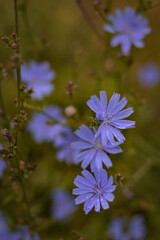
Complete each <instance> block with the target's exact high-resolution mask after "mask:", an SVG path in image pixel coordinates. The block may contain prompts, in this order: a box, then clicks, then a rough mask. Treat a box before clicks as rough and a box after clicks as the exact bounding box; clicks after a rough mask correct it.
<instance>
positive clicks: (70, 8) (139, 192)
mask: <svg viewBox="0 0 160 240" xmlns="http://www.w3.org/2000/svg"><path fill="white" fill-rule="evenodd" d="M157 1H158V0H157ZM157 1H151V2H152V3H157ZM19 2H21V1H19ZM93 2H94V1H93V0H87V1H84V5H85V7H86V9H87V11H88V12H89V14H90V17H91V19H92V21H93V22H94V24H95V26H96V29H97V30H98V32H99V33H100V35H101V38H98V37H97V36H96V34H95V33H94V31H93V30H92V29H91V27H90V26H89V24H88V22H87V21H86V19H85V18H84V16H83V14H82V12H81V10H80V8H79V7H78V5H77V4H76V1H74V0H68V1H66V0H59V1H56V0H45V1H42V0H41V1H38V0H32V1H31V0H28V1H26V6H27V8H26V9H21V10H20V13H19V20H20V26H19V28H20V33H19V35H20V51H21V53H22V55H23V59H24V60H25V61H29V60H31V59H34V60H36V61H39V62H43V61H48V62H50V64H51V66H52V68H53V69H54V71H55V73H56V78H55V80H54V82H53V83H54V86H55V90H54V91H53V93H52V94H51V95H50V96H49V97H45V98H44V100H43V101H41V102H36V101H35V102H33V103H32V104H33V107H34V106H36V107H37V106H44V105H47V104H57V105H59V106H60V107H62V108H63V109H65V108H66V107H67V106H69V105H73V106H75V107H76V109H77V113H76V114H75V115H74V116H72V117H70V118H69V119H68V122H69V124H70V125H71V126H72V127H73V129H76V128H77V127H78V126H80V125H81V124H82V123H84V124H89V123H90V117H91V116H92V115H93V113H92V112H91V111H90V110H89V108H88V107H87V105H86V101H87V100H88V99H89V98H90V96H91V95H98V94H99V91H100V90H105V91H106V92H107V95H108V97H111V96H112V94H113V92H118V93H120V94H121V95H122V96H126V97H127V99H128V102H129V106H133V108H134V111H135V113H134V114H133V115H132V116H131V117H130V119H131V120H135V121H136V128H135V129H131V130H127V131H124V134H125V137H126V139H127V140H126V142H125V143H124V144H123V145H122V148H123V151H124V152H123V153H121V154H117V155H113V156H112V162H113V167H112V168H111V169H109V170H108V173H109V175H113V176H114V177H115V178H116V174H118V173H120V174H121V175H122V176H123V177H124V179H123V181H122V183H121V184H119V186H118V187H117V190H116V192H115V200H114V202H113V203H111V204H110V209H109V210H105V211H102V212H100V213H95V212H94V211H93V210H92V212H90V213H89V214H88V215H87V216H86V215H85V214H84V211H83V206H82V205H80V206H77V210H76V211H75V213H74V214H72V216H71V217H70V218H69V219H67V220H66V221H60V222H59V221H56V220H54V219H53V218H52V217H51V208H52V199H51V193H52V190H53V189H55V188H57V187H65V188H66V189H68V191H69V192H70V193H71V192H72V189H73V188H74V184H73V180H74V178H75V177H76V175H77V174H79V173H80V171H81V168H80V166H74V165H67V164H66V163H65V162H58V161H57V160H56V159H55V153H56V149H55V148H53V146H52V144H51V143H43V144H37V143H35V142H34V140H33V138H32V136H31V135H30V134H29V133H28V132H27V131H26V132H24V136H23V143H22V155H23V157H24V159H26V160H27V161H28V162H30V163H34V164H36V165H37V168H36V171H35V172H34V173H33V174H32V175H31V176H29V177H28V178H27V180H26V187H27V194H28V196H29V199H30V202H31V209H32V213H33V215H35V216H36V217H37V222H38V224H36V227H35V230H36V231H38V233H39V234H40V236H41V239H45V240H51V239H52V240H53V239H55V240H56V239H79V238H78V237H80V236H83V237H84V239H86V240H97V239H99V240H101V239H102V240H103V239H108V237H107V231H108V225H109V222H110V220H111V219H112V217H113V216H115V215H119V214H122V215H127V216H132V215H134V214H135V213H141V214H142V215H143V216H144V217H145V220H146V226H147V237H146V239H148V240H158V239H159V234H160V231H159V230H160V224H159V222H160V209H159V203H160V188H159V181H160V150H159V146H160V140H159V139H160V138H159V136H160V125H159V123H160V111H159V110H160V93H159V91H160V84H159V85H157V86H155V87H153V88H145V87H143V86H141V85H140V84H139V82H138V79H137V71H138V69H139V68H140V67H141V66H142V65H143V64H144V63H147V62H154V63H156V64H158V65H159V67H160V51H159V47H160V41H159V39H160V28H159V26H160V17H159V15H160V7H156V8H153V9H150V10H146V11H143V14H144V15H145V17H146V18H147V19H148V20H149V25H150V27H151V28H152V32H151V33H150V34H149V35H148V36H147V37H146V38H145V47H144V48H142V49H136V48H133V49H132V52H131V55H130V56H129V57H123V56H122V55H121V54H120V48H119V47H118V48H115V49H113V48H111V47H110V45H109V40H110V39H111V35H110V34H109V33H106V32H104V31H103V25H104V20H103V19H102V18H101V17H100V15H99V14H98V13H97V12H96V11H95V10H94V8H93ZM109 2H110V4H111V6H110V9H109V12H110V13H113V11H114V9H116V8H124V7H125V6H131V7H134V8H138V6H139V2H140V1H138V0H137V1H132V0H127V1H124V0H114V1H102V3H103V5H106V4H109ZM144 2H147V1H144ZM0 6H1V7H0V16H1V21H0V35H1V36H2V35H7V36H8V35H11V34H12V32H14V31H15V30H14V29H15V26H14V11H13V8H14V6H13V1H3V0H0ZM11 54H12V50H11V49H10V48H7V47H6V45H5V44H4V42H2V41H1V42H0V63H3V64H4V65H5V66H7V63H8V61H9V58H10V56H11ZM69 81H73V82H74V83H75V84H77V88H76V89H75V93H74V96H73V99H72V100H71V99H70V97H69V96H68V95H67V93H66V89H65V87H64V85H65V84H67V83H68V82H69ZM2 89H3V98H4V103H5V109H6V113H7V117H8V119H12V118H13V116H14V115H15V114H16V111H17V110H16V106H15V104H14V101H13V99H14V98H15V97H16V96H17V92H16V81H15V79H14V74H13V71H11V70H8V69H7V77H6V79H5V80H3V82H2ZM26 111H27V112H28V120H29V119H30V116H31V114H32V111H31V110H29V109H26ZM0 124H1V129H3V128H4V127H5V126H6V120H4V119H3V118H1V119H0ZM0 142H1V143H3V142H4V138H3V137H0ZM0 185H1V187H0V199H1V200H0V208H1V210H3V212H4V213H5V215H6V216H7V220H8V224H9V225H10V227H11V229H13V230H14V229H15V228H16V224H17V221H18V220H17V219H23V214H22V212H23V211H22V210H23V207H24V206H23V203H22V202H21V200H22V199H21V194H20V192H19V188H18V187H17V186H16V184H14V182H13V183H11V182H10V180H9V170H8V171H7V170H6V172H5V174H4V177H3V179H1V181H0ZM75 232H77V235H76V233H75Z"/></svg>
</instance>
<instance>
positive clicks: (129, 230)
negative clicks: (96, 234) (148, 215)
mask: <svg viewBox="0 0 160 240" xmlns="http://www.w3.org/2000/svg"><path fill="white" fill-rule="evenodd" d="M145 235H146V227H145V221H144V218H143V217H142V216H141V215H135V216H133V217H132V218H131V219H128V218H127V217H115V218H114V219H113V220H112V221H111V223H110V229H109V237H111V239H113V240H143V239H144V238H145Z"/></svg>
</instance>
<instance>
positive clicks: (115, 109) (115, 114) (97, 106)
mask: <svg viewBox="0 0 160 240" xmlns="http://www.w3.org/2000/svg"><path fill="white" fill-rule="evenodd" d="M126 104H127V100H126V98H125V97H124V98H122V99H121V100H120V94H118V93H114V94H113V95H112V97H111V99H110V101H109V103H108V106H107V95H106V92H105V91H100V100H99V98H98V97H97V96H95V95H94V96H92V97H91V99H90V100H89V101H88V102H87V105H88V106H89V107H90V108H91V109H92V110H93V111H94V112H95V113H96V117H97V119H98V120H99V121H101V124H100V126H99V128H98V131H97V133H96V135H95V137H98V136H99V135H101V138H102V144H103V145H105V146H106V145H107V142H108V141H109V142H110V143H111V144H112V145H116V144H117V141H115V139H114V137H115V138H116V139H117V140H118V142H120V143H122V142H123V141H124V140H125V137H124V136H123V134H122V133H121V132H120V130H118V129H127V128H133V127H134V125H135V121H130V120H122V119H124V118H126V117H128V116H130V115H131V114H132V113H133V112H134V111H133V108H132V107H131V108H127V109H125V110H122V109H123V108H124V107H125V106H126Z"/></svg>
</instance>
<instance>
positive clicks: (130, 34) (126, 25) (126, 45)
mask: <svg viewBox="0 0 160 240" xmlns="http://www.w3.org/2000/svg"><path fill="white" fill-rule="evenodd" d="M107 19H108V20H109V21H110V23H107V24H105V25H104V30H105V31H107V32H109V33H112V34H115V36H114V37H113V38H112V40H111V46H112V47H116V46H117V45H119V44H120V45H121V49H122V53H123V54H124V55H129V53H130V49H131V46H132V44H133V45H134V46H136V47H137V48H142V47H144V42H143V38H144V37H145V36H146V35H147V34H149V33H150V32H151V29H150V28H149V27H148V20H146V19H145V18H144V17H143V15H142V14H137V13H136V12H135V10H134V9H133V8H130V7H126V8H125V10H124V13H123V12H122V11H121V10H119V9H117V10H115V16H113V15H108V17H107Z"/></svg>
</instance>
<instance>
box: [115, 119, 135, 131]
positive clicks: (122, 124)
mask: <svg viewBox="0 0 160 240" xmlns="http://www.w3.org/2000/svg"><path fill="white" fill-rule="evenodd" d="M112 125H113V126H114V127H116V128H120V129H126V128H133V127H135V121H130V120H115V121H113V122H112Z"/></svg>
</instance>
